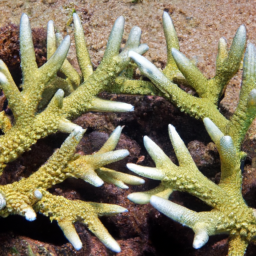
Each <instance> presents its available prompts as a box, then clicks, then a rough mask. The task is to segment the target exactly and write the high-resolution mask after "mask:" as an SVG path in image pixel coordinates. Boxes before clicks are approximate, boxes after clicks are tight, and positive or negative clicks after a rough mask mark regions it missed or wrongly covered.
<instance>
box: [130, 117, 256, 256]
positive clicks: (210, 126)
mask: <svg viewBox="0 0 256 256" xmlns="http://www.w3.org/2000/svg"><path fill="white" fill-rule="evenodd" d="M204 123H205V127H206V129H207V131H208V133H209V135H210V136H211V138H212V140H213V141H214V142H215V144H216V146H217V149H218V151H219V154H220V159H221V179H220V183H219V184H218V185H217V184H215V183H213V182H212V181H210V180H209V179H207V178H206V177H205V176H204V175H203V174H202V173H201V172H200V171H199V170H198V169H197V167H196V165H195V163H194V161H193V159H192V157H191V156H190V154H189V151H188V150H187V148H186V146H185V144H184V143H183V141H182V140H181V138H180V137H179V135H178V133H177V132H176V130H175V128H174V127H173V126H172V125H169V136H170V139H171V142H172V145H173V148H174V151H175V153H176V156H177V159H178V162H179V166H176V165H175V164H173V163H172V161H171V160H170V159H169V158H168V156H166V155H165V154H164V152H163V151H162V150H161V149H160V148H159V147H158V146H157V145H156V144H155V143H154V142H153V141H152V140H150V139H149V138H148V137H144V144H145V147H146V149H147V151H148V152H149V154H150V156H151V157H152V159H153V160H154V162H155V164H156V168H150V167H143V166H138V165H135V164H128V165H127V167H128V168H129V169H130V170H132V171H134V172H136V173H137V174H140V175H142V176H144V177H148V178H151V179H155V180H161V185H160V186H159V187H158V188H157V189H154V190H151V191H148V192H141V193H133V194H130V195H129V197H128V198H129V199H130V200H132V201H134V202H137V203H145V202H147V201H150V203H151V204H152V205H153V206H154V207H155V208H156V209H158V210H159V211H160V212H162V213H164V214H165V215H167V216H168V217H170V218H172V219H173V220H175V221H178V222H179V223H181V224H183V225H185V226H188V227H190V228H192V229H193V231H194V232H195V237H194V242H193V247H194V248H195V249H198V248H201V247H202V246H203V245H204V244H205V243H206V242H207V241H208V238H209V236H210V235H215V234H222V233H223V234H225V233H228V234H229V235H230V239H229V254H228V255H241V256H242V255H244V253H245V250H246V248H247V246H248V244H249V242H250V241H252V240H254V239H255V238H256V209H253V208H250V207H248V206H247V205H246V203H245V201H244V199H243V197H242V193H241V184H242V174H241V170H240V155H239V154H238V152H237V151H236V148H235V146H234V144H233V141H232V138H231V137H230V136H224V134H223V133H222V132H221V131H220V130H219V129H218V127H217V126H216V125H215V124H214V123H213V122H212V121H211V120H210V119H209V118H205V119H204ZM157 190H158V191H157ZM172 190H178V191H186V192H188V193H190V194H192V195H194V196H196V197H198V198H200V199H201V200H202V201H204V202H205V203H207V204H208V205H210V206H211V207H212V208H213V209H212V210H211V211H209V212H199V213H197V212H194V211H192V210H189V209H187V208H185V207H183V206H180V205H178V204H175V203H173V202H171V201H168V200H167V199H168V196H169V195H170V193H171V192H172Z"/></svg>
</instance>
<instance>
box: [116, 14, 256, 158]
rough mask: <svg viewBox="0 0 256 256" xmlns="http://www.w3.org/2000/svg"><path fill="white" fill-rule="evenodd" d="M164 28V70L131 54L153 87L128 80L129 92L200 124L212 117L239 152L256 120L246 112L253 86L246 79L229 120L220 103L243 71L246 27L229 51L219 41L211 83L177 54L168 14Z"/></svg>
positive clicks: (250, 112)
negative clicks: (162, 101)
mask: <svg viewBox="0 0 256 256" xmlns="http://www.w3.org/2000/svg"><path fill="white" fill-rule="evenodd" d="M163 27H164V32H165V38H166V42H167V65H166V67H165V69H164V70H163V71H162V72H161V71H160V70H159V69H158V68H156V67H155V66H154V65H153V64H152V63H150V62H149V61H148V60H147V59H146V58H144V57H142V56H140V55H137V54H136V53H135V52H133V51H130V53H129V56H130V57H131V58H132V59H133V60H134V61H135V62H136V64H137V65H138V67H139V69H140V71H141V72H142V74H143V75H145V76H147V77H148V78H149V79H150V80H151V81H152V83H153V84H152V83H150V82H147V81H136V80H126V81H125V83H126V84H129V85H130V88H129V89H127V92H128V93H133V92H134V93H142V94H149V93H150V94H153V95H160V96H163V97H165V98H166V99H167V100H168V101H170V102H171V103H173V104H174V105H175V106H177V107H178V108H179V109H180V110H181V111H182V112H185V113H187V114H189V115H190V116H192V117H195V118H197V119H201V120H203V118H205V117H209V118H210V119H211V120H212V121H213V122H214V123H215V124H216V125H217V126H218V127H219V129H220V130H221V131H222V132H223V133H224V134H226V135H230V136H231V137H232V139H233V141H234V144H235V146H236V149H237V150H238V151H240V146H241V143H242V140H243V138H244V136H245V134H246V132H247V130H248V128H249V126H250V125H251V123H252V120H253V119H254V118H255V114H254V112H253V111H251V110H249V108H247V109H246V110H245V108H246V106H245V105H246V102H247V97H248V94H249V93H250V92H251V90H252V89H253V83H252V82H250V81H247V80H246V79H245V78H244V79H243V80H244V82H243V84H248V85H246V86H244V85H243V88H242V91H241V95H240V101H239V105H238V107H237V108H236V111H235V113H234V115H233V116H232V118H231V119H230V120H228V119H227V118H225V116H223V115H222V114H221V113H220V112H219V110H218V103H219V101H220V98H221V96H222V95H223V93H224V91H225V88H226V85H227V83H228V82H229V81H230V79H231V78H232V77H233V76H234V74H235V73H237V71H238V69H239V67H240V64H241V60H242V56H243V53H244V50H245V43H246V30H245V27H244V26H243V25H242V26H240V27H239V29H238V30H237V32H236V35H235V37H234V40H233V43H232V45H231V47H230V50H229V51H228V49H227V43H226V41H225V39H224V38H221V39H220V40H219V49H218V56H217V60H216V75H215V76H214V77H213V78H212V79H207V78H206V77H205V76H204V75H203V74H202V73H201V72H200V71H199V70H198V69H197V67H196V66H195V65H194V64H193V62H192V61H189V60H188V59H187V58H186V57H185V55H183V54H182V53H180V52H179V51H178V49H179V42H178V37H177V34H176V31H175V28H174V26H173V23H172V20H171V18H170V16H169V15H168V13H166V12H164V14H163ZM117 79H119V78H117ZM136 84H138V85H139V89H138V90H137V91H136V88H135V89H134V87H136ZM179 84H183V85H186V86H189V87H191V88H193V89H194V90H195V92H196V93H197V95H196V96H193V95H190V94H187V93H186V92H184V91H183V90H182V89H181V88H179V86H178V85H179ZM126 88H128V86H126ZM245 88H246V89H245ZM122 89H123V88H122ZM245 90H246V91H245ZM244 156H245V154H243V153H242V152H241V158H242V157H244Z"/></svg>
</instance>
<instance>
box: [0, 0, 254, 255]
mask: <svg viewBox="0 0 256 256" xmlns="http://www.w3.org/2000/svg"><path fill="white" fill-rule="evenodd" d="M117 2H118V3H117ZM187 2H188V4H187V5H184V2H183V3H182V1H172V2H171V3H170V1H146V0H144V1H143V2H142V3H138V4H133V3H131V1H130V0H124V1H114V0H109V1H108V0H101V1H92V0H90V1H73V2H70V1H68V0H43V1H41V0H30V1H22V0H15V1H7V0H2V1H0V14H1V16H0V17H1V20H0V27H1V29H0V58H1V59H4V61H5V62H6V64H7V65H8V67H9V68H10V71H11V73H12V75H13V76H14V78H15V79H16V80H17V81H19V79H20V78H21V74H20V70H19V54H18V49H19V45H18V36H17V35H18V27H17V25H18V23H19V19H20V14H21V13H22V12H26V13H27V14H29V16H30V19H31V25H32V28H37V29H34V32H33V33H34V34H33V36H34V44H35V51H36V56H37V62H38V63H39V65H40V64H42V63H43V62H44V61H45V58H46V56H45V54H46V51H45V30H44V28H43V26H45V21H48V20H50V19H53V20H54V22H55V24H56V27H58V28H59V29H60V32H62V33H64V34H65V33H69V34H71V35H72V36H73V26H72V24H71V25H70V18H71V14H72V11H73V9H75V10H76V11H77V13H78V14H79V15H80V17H81V19H82V22H83V27H84V30H85V32H86V38H87V44H88V46H89V47H88V48H89V51H90V55H91V56H92V62H93V65H94V66H95V67H96V66H98V64H99V61H100V59H101V58H102V56H103V53H104V51H105V48H106V42H107V37H108V35H109V32H110V29H111V26H112V24H113V22H114V20H115V19H116V18H117V17H118V16H120V15H124V17H125V19H126V28H125V34H124V38H125V39H127V38H128V31H129V30H130V29H131V27H132V26H134V25H137V26H139V27H141V29H142V42H145V43H147V44H148V45H149V47H150V50H149V51H148V53H147V54H146V56H147V58H148V59H149V60H151V61H152V62H153V63H154V64H156V65H157V66H158V67H163V66H165V63H166V53H165V51H166V46H165V39H164V35H163V30H162V24H161V22H162V19H161V16H162V13H163V11H164V10H165V11H168V12H169V13H170V14H171V17H172V19H173V21H174V24H175V28H176V31H177V33H178V37H179V41H180V49H181V51H182V52H184V53H186V56H188V57H189V58H190V59H194V60H195V61H198V67H199V68H200V69H201V71H202V72H204V74H205V75H207V76H208V77H212V75H213V72H214V65H215V64H214V61H215V58H216V53H217V45H218V39H219V38H220V37H222V36H224V37H225V38H226V39H227V40H228V42H231V38H232V37H233V35H234V34H235V31H236V30H237V28H238V26H239V25H241V24H245V25H246V28H247V32H248V40H249V42H252V43H255V42H256V41H255V40H256V37H255V32H256V6H255V3H253V2H250V1H237V2H239V3H236V2H235V1H211V2H210V3H209V2H208V1H187ZM64 24H66V25H64ZM99 35H100V36H99ZM123 43H125V40H124V41H123ZM10 56H12V57H10ZM69 59H70V61H71V62H72V63H73V64H76V60H75V48H74V46H73V48H72V47H71V51H70V53H69ZM240 81H241V72H240V73H239V74H238V75H236V76H235V77H234V78H233V79H232V80H231V82H230V83H229V86H228V88H227V90H226V93H225V97H224V99H223V100H222V102H221V111H222V113H224V114H225V115H226V117H228V116H230V114H231V113H233V112H234V109H235V107H236V103H237V100H238V94H239V89H240ZM187 90H189V89H187ZM191 93H192V92H191ZM101 96H102V97H103V98H106V99H114V100H118V101H123V102H127V103H131V104H132V105H134V106H135V112H133V113H129V114H116V113H108V114H105V113H103V114H102V113H87V114H85V115H82V116H81V117H79V118H77V119H76V121H75V122H76V123H77V124H79V125H81V126H82V127H83V128H87V133H86V135H85V137H84V138H83V140H82V142H81V143H80V144H79V147H78V150H79V151H82V152H83V153H84V154H90V153H92V152H95V151H97V150H98V149H99V148H100V147H101V146H102V145H103V143H104V142H105V141H106V139H107V138H108V136H109V134H110V133H111V131H113V129H114V127H116V126H117V125H125V128H124V130H123V135H122V136H121V139H120V141H119V144H118V147H117V149H119V148H120V149H121V148H122V149H124V148H125V149H128V150H129V152H130V156H129V157H128V159H127V158H126V159H125V160H122V161H121V162H118V163H115V164H112V165H111V168H113V169H116V170H119V171H122V172H129V171H128V170H127V169H126V168H125V164H126V162H134V163H136V162H137V163H142V164H143V165H145V166H153V162H152V160H151V159H150V157H149V156H148V154H147V153H146V151H145V149H144V147H143V143H142V136H143V135H148V136H149V137H150V138H151V139H152V140H154V141H155V142H156V143H157V144H158V145H159V146H160V147H161V148H162V149H163V150H164V151H165V152H166V153H167V155H168V156H169V157H170V158H171V159H172V160H173V161H174V162H175V161H176V158H175V154H174V152H173V150H170V142H169V139H168V137H167V125H168V124H169V123H171V124H172V125H174V126H175V127H176V129H177V131H178V132H179V134H180V136H181V137H182V138H183V140H184V142H185V143H186V145H187V146H188V149H189V151H190V153H191V155H192V157H193V159H194V161H195V163H196V165H197V166H198V167H199V169H200V171H202V172H203V173H204V174H205V175H206V176H207V177H208V178H209V179H211V180H212V181H215V182H218V181H219V177H220V174H219V170H220V163H219V158H218V152H217V150H216V148H215V146H214V145H213V143H212V142H211V140H210V138H209V136H208V134H207V133H206V131H205V128H204V126H203V124H202V122H200V121H197V120H195V119H193V118H191V117H189V116H187V115H185V114H183V113H181V112H180V111H179V110H177V109H176V108H175V107H174V106H172V105H171V104H170V103H169V102H167V101H166V100H164V99H163V98H161V97H153V96H125V95H122V96H119V95H110V94H107V93H102V95H101ZM2 108H6V104H4V97H1V96H0V110H1V109H2ZM255 125H256V124H254V125H253V126H252V127H251V128H250V130H249V131H248V133H247V136H246V139H245V142H244V144H243V150H244V151H246V152H247V153H248V157H247V159H246V161H245V168H244V173H243V179H244V182H243V195H244V198H245V200H246V201H247V203H248V205H249V206H251V207H254V208H255V207H256V201H255V198H256V151H255V148H256V133H255ZM64 138H65V135H63V134H56V135H51V136H49V137H47V138H45V139H42V140H40V141H39V142H38V143H37V144H36V145H34V146H33V147H32V150H31V151H30V152H27V153H25V154H23V155H22V157H20V158H19V159H18V160H16V161H15V162H12V163H11V164H9V165H8V167H7V169H6V170H5V172H4V175H3V176H2V177H1V180H0V184H7V183H11V182H13V181H17V180H19V179H20V178H21V177H28V176H29V175H30V174H31V173H32V172H33V171H35V170H37V169H38V167H39V166H40V165H42V164H43V163H44V162H45V161H46V160H47V159H48V158H49V156H50V155H51V154H52V152H53V151H54V149H55V148H58V147H59V146H60V145H61V143H62V141H63V139H64ZM38 152H40V154H38ZM156 184H157V182H156V181H152V180H147V179H146V183H145V185H143V186H133V187H130V189H128V190H121V189H119V188H116V187H114V186H112V185H109V184H104V185H103V186H102V187H100V188H95V187H92V186H91V185H90V184H85V183H84V182H82V181H79V180H75V179H68V180H66V181H65V182H64V183H62V184H60V185H56V186H55V187H53V188H51V190H50V192H52V193H53V194H54V195H63V196H65V197H66V198H68V199H81V200H85V201H94V202H108V203H113V204H118V205H121V206H123V207H125V208H127V209H128V210H129V212H128V213H123V214H121V215H118V216H113V217H104V218H101V220H102V222H103V223H104V225H105V226H106V227H107V229H108V230H109V231H110V233H111V234H112V235H113V237H114V238H115V239H116V240H117V241H118V242H119V244H120V246H121V248H122V252H121V253H119V254H118V255H122V256H123V255H127V256H139V255H141V256H142V255H143V256H151V255H152V256H153V255H154V256H155V255H156V256H167V255H170V254H172V255H177V256H183V255H189V256H192V255H193V256H204V255H220V256H222V255H226V254H227V250H228V247H227V237H225V236H221V237H218V236H214V237H211V238H210V240H209V242H208V243H207V244H206V245H205V246H204V247H203V248H201V249H200V250H195V249H193V248H192V240H193V232H192V231H191V230H190V229H188V228H186V227H182V226H181V225H180V224H178V223H175V222H173V221H172V220H170V219H168V218H167V217H166V216H163V215H162V214H160V213H159V212H158V211H157V210H155V209H154V208H152V207H151V206H150V205H135V204H133V203H132V202H130V201H129V200H128V199H127V198H126V197H127V195H128V194H130V193H131V192H136V191H142V190H148V189H151V188H153V187H155V186H156ZM172 201H174V202H177V203H179V204H181V205H183V206H186V207H188V208H190V209H192V210H196V211H202V210H209V207H208V206H207V205H205V204H203V203H202V202H201V201H200V200H199V199H197V198H195V197H192V196H190V195H188V194H186V193H180V192H174V193H173V194H172ZM0 226H1V229H0V255H93V256H94V255H95V256H96V255H103V256H104V255H113V253H112V252H111V251H110V250H108V249H107V248H105V247H104V245H102V244H101V243H100V242H99V241H98V240H97V239H96V238H95V237H94V236H93V235H92V234H91V233H90V232H89V231H88V230H87V229H85V228H84V227H83V226H82V225H80V224H76V229H77V231H78V233H79V235H80V238H81V240H82V242H83V244H84V247H83V249H82V250H81V251H79V252H75V250H74V249H73V247H72V246H71V245H70V244H69V243H68V242H67V240H66V239H65V237H64V236H63V234H62V232H61V231H60V230H59V228H58V227H57V224H56V223H54V222H53V223H50V221H49V220H48V219H47V218H45V217H43V216H38V218H37V220H36V221H34V222H31V223H28V222H27V221H26V220H24V219H23V218H22V217H19V216H12V217H9V218H7V219H0ZM255 254H256V246H255V245H254V244H250V246H249V247H248V250H247V253H246V255H247V256H248V255H255Z"/></svg>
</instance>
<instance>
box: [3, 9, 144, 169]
mask: <svg viewBox="0 0 256 256" xmlns="http://www.w3.org/2000/svg"><path fill="white" fill-rule="evenodd" d="M74 24H75V39H76V46H77V47H76V48H77V58H78V61H79V65H80V68H81V72H82V77H80V75H79V74H78V73H77V71H75V69H74V68H73V67H72V66H71V65H70V63H69V62H68V61H67V60H65V58H66V55H67V52H68V48H69V45H70V38H69V36H66V37H65V39H64V40H63V41H62V43H61V44H60V46H59V47H58V49H57V50H56V51H55V49H56V41H55V38H56V37H55V34H54V27H53V22H52V21H50V22H49V24H48V30H47V57H48V59H49V60H48V61H47V62H46V63H45V64H44V65H43V66H42V67H40V68H38V67H37V64H36V61H35V54H34V50H33V43H32V36H31V30H30V25H29V20H28V17H27V16H26V15H25V14H23V15H22V17H21V24H20V52H21V68H22V74H23V80H22V85H21V86H22V91H21V92H20V91H19V89H18V88H17V86H16V85H15V83H14V81H13V79H12V77H11V75H10V73H9V71H8V69H7V67H6V66H5V64H4V63H3V62H2V61H1V62H0V72H1V73H0V74H1V76H0V82H1V87H2V88H3V91H4V94H5V96H6V97H7V99H8V104H9V107H10V109H11V110H12V112H13V115H14V118H15V123H14V125H13V126H12V128H11V129H10V125H11V124H10V121H8V118H6V115H5V114H4V113H2V115H3V116H4V118H3V119H2V120H4V121H2V124H1V128H2V130H3V131H4V133H5V135H4V136H1V137H0V153H1V156H0V170H1V171H2V170H3V168H4V167H5V165H6V163H8V162H10V161H13V160H15V159H16V158H17V157H18V156H19V155H21V154H22V153H23V152H24V151H26V150H28V149H29V148H30V147H31V145H33V144H34V143H36V141H37V140H38V139H40V138H44V137H46V136H47V135H49V134H52V133H55V132H57V131H63V132H71V131H72V130H73V129H74V128H75V125H74V124H72V123H71V122H70V121H69V120H70V119H72V118H75V117H77V116H79V115H80V114H82V113H84V112H85V111H91V110H97V111H120V112H122V111H132V110H133V107H132V106H131V105H129V104H126V103H117V102H112V101H105V100H101V99H99V98H97V97H96V95H97V94H98V93H99V92H100V91H102V90H103V89H104V85H107V84H108V83H110V82H111V81H112V80H113V79H114V78H115V77H116V76H118V75H119V73H120V72H121V71H122V70H124V69H125V68H126V66H127V65H128V64H129V57H128V51H129V50H131V49H134V50H137V51H138V52H139V53H143V52H145V51H146V50H147V48H148V47H147V46H146V45H140V34H141V31H140V29H139V28H138V27H134V28H133V29H132V31H131V33H130V40H128V43H127V45H126V47H125V49H124V50H123V51H122V52H121V53H120V54H119V49H120V44H121V40H122V33H123V28H124V18H123V17H119V18H118V19H117V21H116V22H115V25H114V27H113V29H112V32H111V35H110V38H109V41H108V46H107V49H106V51H105V54H104V57H103V60H102V62H101V64H100V65H99V67H98V68H97V70H96V71H94V72H92V65H91V63H90V58H89V55H88V51H87V49H86V44H85V39H84V35H83V30H82V26H81V23H80V21H79V17H78V16H77V15H76V14H74ZM57 38H59V35H57ZM54 51H55V53H54V54H53V52H54ZM59 69H60V72H61V73H62V75H61V77H59V76H58V75H57V71H58V70H59ZM63 76H64V78H63ZM57 89H62V92H59V95H60V97H64V93H65V96H66V97H64V99H63V102H62V101H60V100H59V98H60V97H53V98H52V96H53V94H54V93H55V92H56V90H57ZM61 94H62V96H61ZM42 98H43V100H42ZM51 98H52V100H51V101H50V99H51ZM49 101H50V103H49ZM48 103H49V104H48ZM46 104H47V107H46Z"/></svg>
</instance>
